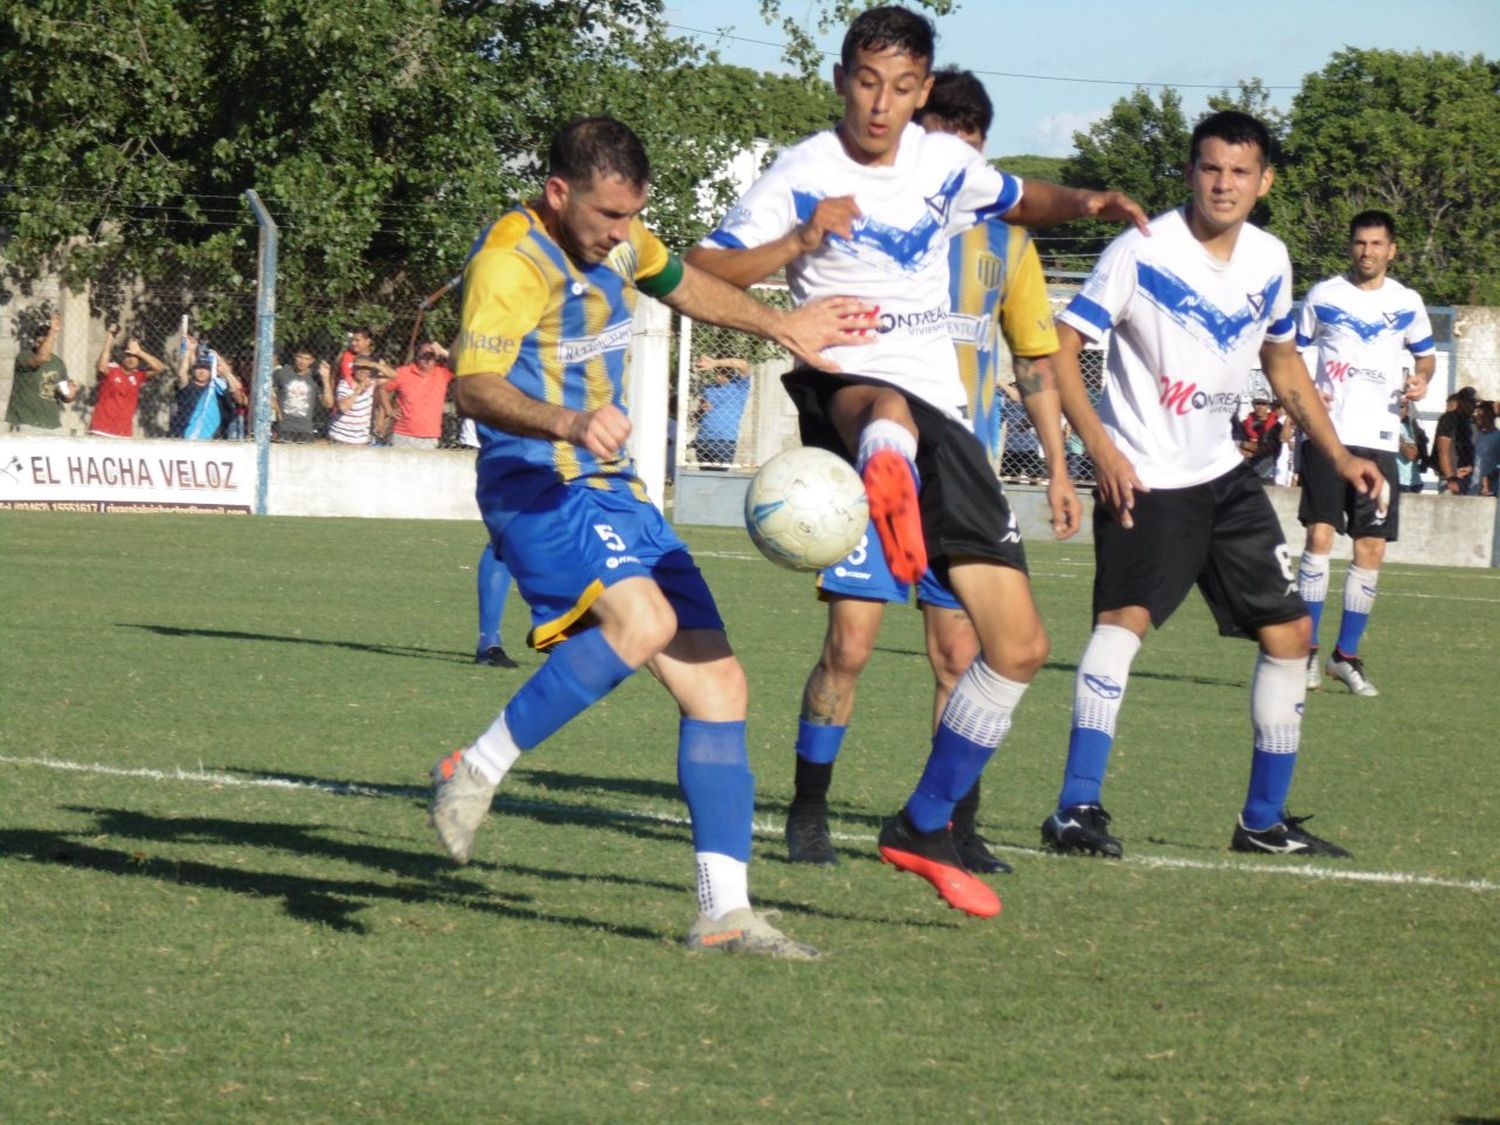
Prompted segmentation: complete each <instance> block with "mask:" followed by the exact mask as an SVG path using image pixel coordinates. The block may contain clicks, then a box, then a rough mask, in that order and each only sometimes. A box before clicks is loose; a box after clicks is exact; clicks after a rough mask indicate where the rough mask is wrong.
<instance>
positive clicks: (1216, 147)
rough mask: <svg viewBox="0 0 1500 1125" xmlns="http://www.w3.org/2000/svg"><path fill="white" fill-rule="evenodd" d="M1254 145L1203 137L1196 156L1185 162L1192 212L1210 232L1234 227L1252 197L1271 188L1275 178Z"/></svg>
mask: <svg viewBox="0 0 1500 1125" xmlns="http://www.w3.org/2000/svg"><path fill="white" fill-rule="evenodd" d="M1263 159H1264V155H1263V154H1262V152H1261V151H1260V146H1259V145H1256V144H1248V145H1243V144H1230V143H1229V142H1228V141H1225V140H1222V139H1221V138H1219V137H1206V138H1204V140H1203V142H1202V143H1201V144H1200V145H1199V146H1198V159H1197V160H1195V161H1194V162H1193V163H1192V164H1190V165H1188V170H1187V181H1188V184H1189V185H1190V186H1191V187H1192V189H1193V211H1194V213H1195V215H1196V217H1197V221H1198V222H1199V223H1201V224H1202V226H1203V228H1204V229H1206V230H1207V231H1208V232H1209V233H1210V234H1219V233H1221V232H1223V231H1227V230H1230V229H1232V228H1234V227H1238V226H1239V225H1240V224H1241V223H1243V222H1244V221H1245V220H1246V219H1247V218H1249V217H1250V212H1251V211H1252V210H1253V209H1254V207H1255V203H1256V200H1258V199H1260V198H1262V197H1263V196H1264V195H1265V194H1266V192H1268V191H1270V190H1271V181H1272V180H1273V179H1274V178H1275V173H1274V172H1272V170H1271V166H1270V165H1269V164H1265V163H1263Z"/></svg>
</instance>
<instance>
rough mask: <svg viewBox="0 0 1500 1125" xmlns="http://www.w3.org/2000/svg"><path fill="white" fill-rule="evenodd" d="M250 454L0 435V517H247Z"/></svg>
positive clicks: (240, 448) (215, 444) (242, 449)
mask: <svg viewBox="0 0 1500 1125" xmlns="http://www.w3.org/2000/svg"><path fill="white" fill-rule="evenodd" d="M254 503H255V446H253V445H250V444H247V443H241V442H227V441H201V442H200V441H144V440H142V441H115V440H110V439H101V438H51V437H21V436H17V435H14V434H7V435H0V511H14V512H21V511H31V512H112V513H134V514H143V513H151V512H187V513H198V514H203V515H249V514H250V511H251V508H252V506H253V505H254Z"/></svg>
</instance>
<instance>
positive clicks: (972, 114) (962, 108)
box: [916, 66, 995, 137]
mask: <svg viewBox="0 0 1500 1125" xmlns="http://www.w3.org/2000/svg"><path fill="white" fill-rule="evenodd" d="M929 113H930V114H932V115H933V116H934V117H941V118H942V119H943V120H944V121H946V122H947V123H948V124H949V125H952V126H953V127H954V128H955V129H962V130H963V131H964V132H966V133H978V134H979V135H980V136H981V137H983V136H988V135H989V131H990V122H992V121H994V120H995V107H994V105H993V104H992V103H991V102H990V95H989V92H988V91H987V90H985V88H984V83H983V82H981V81H979V79H978V78H976V77H975V76H974V72H973V71H971V70H959V69H958V67H956V66H945V67H943V68H942V69H941V70H939V71H936V72H935V73H934V74H933V76H932V91H931V92H930V93H929V94H928V95H927V104H926V105H924V106H923V107H922V108H921V109H919V110H917V116H916V121H917V124H918V125H920V124H921V123H922V119H923V118H924V117H926V116H927V115H928V114H929Z"/></svg>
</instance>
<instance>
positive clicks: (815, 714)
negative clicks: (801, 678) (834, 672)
mask: <svg viewBox="0 0 1500 1125" xmlns="http://www.w3.org/2000/svg"><path fill="white" fill-rule="evenodd" d="M843 701H844V696H843V693H842V692H840V691H839V690H838V688H837V687H836V686H835V685H834V684H833V683H832V682H831V680H830V679H829V677H828V675H827V674H826V673H825V672H824V670H823V666H822V665H821V664H820V665H818V667H816V668H814V669H813V672H812V675H811V676H809V677H807V686H806V687H805V688H804V689H803V691H802V717H803V718H804V719H806V720H807V721H808V722H809V723H812V724H813V725H814V726H820V727H826V726H831V725H833V723H834V722H835V721H836V720H837V718H838V712H839V705H840V704H841V703H843Z"/></svg>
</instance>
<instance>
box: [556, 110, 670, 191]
mask: <svg viewBox="0 0 1500 1125" xmlns="http://www.w3.org/2000/svg"><path fill="white" fill-rule="evenodd" d="M547 175H549V176H557V177H558V178H559V179H562V180H566V181H567V182H568V183H569V184H572V185H575V186H578V187H583V186H585V185H587V184H589V183H591V182H592V181H593V178H594V177H595V176H618V177H620V179H622V180H624V181H625V182H626V183H628V184H634V185H635V186H636V187H644V186H645V185H646V184H647V183H648V182H649V181H650V179H651V161H650V160H649V159H647V157H646V146H645V145H643V144H641V139H640V138H639V137H637V136H636V135H635V132H634V130H632V129H631V128H630V126H629V125H626V124H625V123H624V122H623V121H616V120H615V119H614V118H613V117H580V118H579V119H578V120H576V121H573V122H570V123H569V124H568V125H565V126H564V127H563V129H562V131H561V132H559V133H558V134H557V136H555V137H553V138H552V147H551V148H550V149H549V150H548V152H547Z"/></svg>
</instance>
